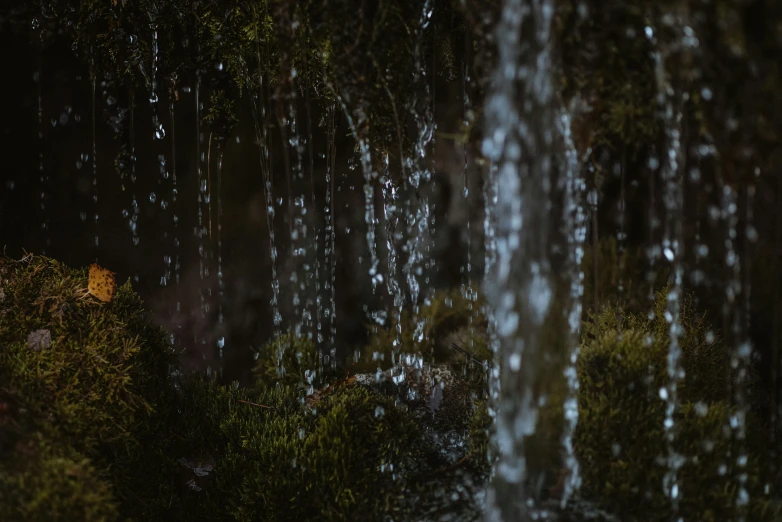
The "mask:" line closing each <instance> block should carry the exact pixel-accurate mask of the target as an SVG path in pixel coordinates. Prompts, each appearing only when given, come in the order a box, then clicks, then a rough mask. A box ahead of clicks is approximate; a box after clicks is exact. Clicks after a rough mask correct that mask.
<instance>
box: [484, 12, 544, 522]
mask: <svg viewBox="0 0 782 522" xmlns="http://www.w3.org/2000/svg"><path fill="white" fill-rule="evenodd" d="M553 13H554V5H553V2H552V1H543V2H541V3H535V4H532V5H530V4H527V3H525V2H523V1H522V0H509V1H508V2H507V3H506V4H505V6H504V8H503V11H502V15H501V19H500V21H499V22H498V25H497V30H496V37H497V47H498V61H497V67H496V70H495V74H494V77H493V85H492V90H491V93H490V95H489V97H488V99H487V102H486V109H485V113H486V123H487V128H486V138H485V139H484V142H483V146H482V148H483V152H484V154H485V155H486V156H487V157H488V158H489V159H490V160H492V161H494V162H497V163H498V178H497V188H498V191H497V194H498V196H497V203H496V210H495V211H496V219H497V221H496V222H497V231H496V237H497V238H496V241H497V248H496V250H497V258H496V265H495V268H494V269H493V273H492V274H491V275H490V276H489V278H488V280H487V281H486V294H487V297H488V298H489V300H490V301H491V303H492V305H493V307H494V310H495V314H496V315H495V321H496V327H497V334H498V336H499V340H500V344H501V349H500V354H501V357H500V367H499V372H500V377H499V379H500V380H499V383H498V384H499V394H498V397H497V398H496V399H495V407H496V410H497V411H496V416H495V422H496V437H495V440H496V444H497V446H498V451H499V454H498V459H497V463H496V465H495V476H494V479H493V482H492V485H491V488H490V489H489V491H488V494H487V510H488V511H487V514H486V515H487V518H488V519H489V520H503V519H505V520H517V519H523V518H524V517H525V516H528V514H529V513H530V511H531V510H533V509H535V499H534V496H535V495H534V493H533V492H531V491H527V487H526V481H527V479H528V478H529V479H530V480H536V479H537V478H538V477H535V476H529V473H528V470H527V466H526V462H525V451H524V439H525V437H527V436H528V435H531V434H533V433H534V432H535V428H536V424H537V416H538V404H539V401H542V400H545V399H546V397H545V396H541V397H536V395H535V391H534V389H535V386H534V381H535V372H536V362H537V361H538V360H540V353H539V341H540V340H539V334H540V332H541V328H542V325H543V322H544V320H545V319H546V317H547V316H548V314H549V308H550V305H551V300H552V298H553V286H552V280H551V267H550V266H549V256H548V248H549V247H548V244H547V241H548V238H549V235H548V232H549V214H550V212H551V206H552V204H551V197H550V196H551V194H550V191H551V186H552V177H553V167H554V159H553V150H552V146H553V143H552V139H553V136H554V135H555V131H556V129H555V127H554V124H555V115H554V112H553V110H552V109H553V101H554V100H553V96H554V86H553V71H552V59H551V52H552V48H551V44H550V40H549V38H550V31H551V21H552V17H553ZM522 23H523V25H524V27H525V31H524V32H522V30H521V29H522ZM527 29H529V30H527ZM522 37H523V39H522ZM519 98H523V99H524V103H523V104H521V106H519V102H518V100H519ZM522 360H523V361H524V364H522ZM520 493H521V495H520Z"/></svg>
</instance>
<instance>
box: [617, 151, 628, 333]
mask: <svg viewBox="0 0 782 522" xmlns="http://www.w3.org/2000/svg"><path fill="white" fill-rule="evenodd" d="M614 168H615V169H617V171H618V174H619V219H618V221H619V230H618V231H617V234H616V253H617V267H616V269H617V286H616V294H617V295H616V302H617V307H616V310H617V326H618V328H619V335H620V337H621V335H622V330H623V327H624V306H625V286H624V277H625V250H626V249H625V241H626V240H627V232H626V231H625V220H626V207H627V201H626V192H625V182H626V179H625V178H626V173H627V146H626V145H623V146H622V159H621V162H620V163H617V164H615V166H614Z"/></svg>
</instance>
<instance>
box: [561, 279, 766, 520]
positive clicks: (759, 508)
mask: <svg viewBox="0 0 782 522" xmlns="http://www.w3.org/2000/svg"><path fill="white" fill-rule="evenodd" d="M655 303H656V309H655V314H654V317H653V318H652V319H649V317H648V316H646V315H636V314H628V315H626V316H625V319H624V323H623V329H622V330H621V331H620V330H619V328H618V327H619V324H618V320H617V313H616V312H617V310H616V309H615V308H613V307H607V308H604V309H603V311H602V312H601V313H600V314H597V315H595V316H593V317H592V318H591V320H589V321H587V322H586V323H585V327H584V343H583V347H582V352H581V358H580V360H579V363H578V372H579V377H580V390H579V415H580V417H579V423H578V427H577V430H576V433H575V438H574V444H575V448H576V453H577V455H578V457H579V459H580V461H581V469H582V479H583V488H582V494H583V496H584V497H585V498H588V499H593V500H595V502H597V503H598V504H599V505H600V506H602V507H604V508H606V509H607V510H609V511H610V512H612V513H614V514H615V515H617V516H619V517H620V518H621V519H622V520H669V519H670V518H671V516H672V511H671V501H670V499H669V498H668V497H667V496H666V495H665V493H664V489H663V480H664V477H665V475H666V472H667V471H668V468H667V467H666V462H665V460H664V458H665V456H666V455H667V454H668V448H667V445H666V433H665V429H664V421H665V415H666V413H665V411H666V402H665V401H664V400H662V399H661V395H660V394H661V391H660V390H661V389H664V387H665V386H666V384H667V382H668V377H667V375H668V374H667V364H668V362H667V359H668V352H669V335H670V333H669V332H670V324H669V323H668V322H667V321H666V318H665V311H666V293H665V292H664V291H663V292H659V293H658V294H657V299H656V302H655ZM680 319H681V325H682V328H683V329H682V334H681V336H680V338H679V344H680V346H681V364H682V367H683V369H684V371H685V374H686V378H685V379H684V381H683V382H682V383H681V384H680V385H679V386H678V394H679V399H680V407H679V408H678V411H676V413H675V417H674V422H675V424H674V425H675V427H676V430H677V436H676V439H675V443H674V449H675V451H676V452H677V453H678V454H680V455H683V456H684V457H685V459H686V460H685V461H684V464H683V465H682V467H681V469H680V470H679V473H678V478H679V485H680V497H681V498H680V510H681V511H680V516H683V517H684V518H685V519H687V520H720V519H722V518H724V517H730V516H732V515H730V514H737V513H738V510H737V508H736V506H735V502H736V498H737V489H736V487H737V486H736V482H735V479H734V478H733V476H734V475H733V473H728V472H720V469H721V468H722V467H724V466H727V467H726V468H725V470H726V471H727V470H728V469H732V463H731V462H729V458H728V457H727V455H728V454H729V450H731V448H732V449H733V450H734V453H735V450H736V447H735V446H733V444H734V442H733V441H732V440H731V437H730V435H729V433H730V431H731V430H730V428H729V427H728V422H729V418H730V417H731V416H733V415H735V413H736V412H735V411H734V410H733V409H732V408H731V407H730V406H729V405H728V404H727V403H726V400H727V397H728V395H727V393H728V388H727V386H728V381H727V379H728V377H727V376H728V368H727V366H726V363H725V358H724V357H723V350H724V348H723V347H722V345H721V344H720V343H719V341H718V340H716V339H713V338H712V336H711V335H710V334H709V332H708V328H707V327H706V325H705V324H704V322H703V321H702V320H700V318H699V316H698V315H696V314H695V312H694V310H693V309H692V305H691V301H690V300H689V299H687V298H684V299H683V300H682V308H681V318H680ZM751 384H752V383H751V382H750V383H749V385H750V389H751ZM762 429H763V428H762V427H761V426H760V424H759V422H758V420H757V418H756V417H755V416H754V415H752V413H751V412H750V413H749V414H748V416H747V440H746V446H747V456H748V459H747V463H746V467H745V469H746V473H747V482H746V488H747V490H748V493H749V499H750V500H749V505H748V506H747V507H746V508H745V509H746V511H745V513H746V514H747V515H748V519H750V520H758V521H760V520H773V519H774V516H775V515H776V514H777V513H778V511H776V510H775V509H774V508H772V506H771V504H770V502H769V501H768V497H767V496H766V495H765V494H764V491H763V487H764V485H765V484H766V481H767V480H768V478H769V477H766V476H764V467H763V466H762V465H761V463H762V462H763V461H764V459H765V458H767V455H766V448H765V447H764V445H763V439H762V434H761V430H762ZM726 430H727V432H726Z"/></svg>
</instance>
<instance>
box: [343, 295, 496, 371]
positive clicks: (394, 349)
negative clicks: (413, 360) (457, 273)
mask: <svg viewBox="0 0 782 522" xmlns="http://www.w3.org/2000/svg"><path fill="white" fill-rule="evenodd" d="M469 295H472V293H470V294H469ZM475 295H477V293H475ZM482 307H483V302H482V300H480V299H478V300H473V299H472V298H471V297H465V295H464V294H463V292H462V290H461V289H454V290H450V291H443V292H438V293H436V294H435V295H434V296H433V297H432V298H431V299H428V300H427V301H426V302H424V303H423V305H422V306H421V307H420V310H419V311H418V314H415V313H413V312H412V310H410V309H409V308H406V309H404V310H403V311H402V314H401V320H398V319H397V318H396V317H392V319H391V321H389V325H388V327H386V328H377V329H375V331H374V332H373V335H372V337H371V339H370V341H369V346H368V347H367V349H366V350H364V354H363V359H362V360H361V361H360V362H358V363H357V364H356V371H360V370H366V371H374V370H375V369H376V368H377V367H380V368H381V369H387V368H390V367H391V366H392V365H393V363H392V355H393V354H394V353H414V354H420V355H421V356H422V357H423V358H424V361H425V362H427V363H429V364H443V363H448V364H459V363H461V364H466V365H468V366H476V364H475V363H474V361H472V360H471V358H473V359H474V360H475V361H492V360H493V357H494V356H493V354H492V352H491V348H490V346H489V339H488V321H487V320H486V318H485V317H484V315H483V312H482V311H481V309H482ZM397 340H398V341H399V344H398V345H397V344H396V342H397ZM453 344H456V345H457V346H458V347H459V348H461V349H462V350H464V351H466V352H467V354H469V355H466V354H465V353H464V352H462V351H460V350H458V349H454V348H453V346H452V345H453ZM468 361H469V362H468Z"/></svg>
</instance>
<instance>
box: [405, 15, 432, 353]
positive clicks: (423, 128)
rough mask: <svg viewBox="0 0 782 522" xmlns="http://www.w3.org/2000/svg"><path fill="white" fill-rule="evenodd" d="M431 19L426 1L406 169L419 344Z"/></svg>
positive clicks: (426, 229) (408, 267) (410, 281)
mask: <svg viewBox="0 0 782 522" xmlns="http://www.w3.org/2000/svg"><path fill="white" fill-rule="evenodd" d="M431 18H432V1H431V0H426V1H425V2H424V4H423V7H422V9H421V16H420V17H419V19H418V29H417V34H416V41H415V47H414V50H413V61H414V64H415V66H414V67H413V71H414V72H413V85H416V86H418V88H419V89H420V90H421V91H422V94H423V95H422V96H421V95H414V97H413V102H412V103H411V104H410V106H409V110H410V111H411V112H412V116H413V119H414V120H415V123H416V127H417V132H418V134H417V136H416V140H415V150H414V157H413V158H412V159H411V160H410V161H409V168H408V169H407V170H408V176H407V178H406V184H407V192H408V194H410V197H409V198H408V199H407V201H408V208H407V209H406V211H405V215H406V229H407V230H406V233H407V244H406V245H405V250H406V252H407V254H408V259H407V263H405V266H404V268H403V273H404V275H405V278H406V279H407V286H408V289H409V291H410V302H411V304H412V305H413V312H414V316H415V318H416V326H415V331H414V333H413V339H414V340H415V341H416V342H420V341H422V340H423V335H424V326H425V324H424V321H423V320H420V319H419V318H418V297H419V294H420V291H421V286H420V282H419V277H420V276H422V275H423V274H424V269H425V266H424V265H425V264H426V262H427V261H426V259H425V258H424V252H425V251H426V250H427V249H428V248H429V247H428V245H427V242H428V241H429V240H431V237H427V236H429V233H430V232H431V229H430V227H431V226H432V224H431V223H430V219H431V218H430V215H431V212H432V207H430V205H429V198H428V197H427V195H426V192H425V190H426V189H427V188H428V187H426V186H425V184H427V183H429V181H430V180H431V177H432V172H431V170H430V168H429V165H428V163H427V161H426V149H427V147H429V145H430V144H431V142H432V139H433V137H434V114H433V112H432V105H431V103H430V102H431V100H430V93H429V83H428V81H427V79H426V68H425V67H424V65H423V62H422V59H421V55H422V54H423V52H422V47H423V35H424V32H425V31H426V29H427V28H428V27H429V23H430V22H431ZM422 185H423V186H422Z"/></svg>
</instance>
